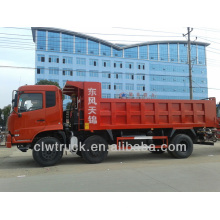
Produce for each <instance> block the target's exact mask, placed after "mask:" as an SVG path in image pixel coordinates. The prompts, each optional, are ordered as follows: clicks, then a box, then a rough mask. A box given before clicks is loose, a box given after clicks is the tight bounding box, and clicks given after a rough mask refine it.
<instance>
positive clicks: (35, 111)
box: [14, 91, 45, 142]
mask: <svg viewBox="0 0 220 220" xmlns="http://www.w3.org/2000/svg"><path fill="white" fill-rule="evenodd" d="M44 93H45V92H40V91H37V92H36V91H33V92H31V91H29V92H25V93H22V94H21V95H20V97H19V103H18V113H19V115H20V116H19V115H18V116H17V117H18V118H17V120H16V124H15V134H14V135H15V139H16V140H17V141H21V142H22V141H29V140H32V139H33V137H34V136H35V135H36V134H37V133H39V132H41V131H43V130H44V128H45V98H44Z"/></svg>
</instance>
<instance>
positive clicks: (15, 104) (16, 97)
mask: <svg viewBox="0 0 220 220" xmlns="http://www.w3.org/2000/svg"><path fill="white" fill-rule="evenodd" d="M12 106H13V108H15V107H18V95H17V93H16V94H15V98H14V99H13V100H12Z"/></svg>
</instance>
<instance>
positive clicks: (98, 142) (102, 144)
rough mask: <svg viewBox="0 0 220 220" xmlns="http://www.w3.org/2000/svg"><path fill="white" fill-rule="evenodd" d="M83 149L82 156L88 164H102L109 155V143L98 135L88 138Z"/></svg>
mask: <svg viewBox="0 0 220 220" xmlns="http://www.w3.org/2000/svg"><path fill="white" fill-rule="evenodd" d="M83 147H84V149H81V154H82V157H83V159H84V160H85V161H86V162H87V163H101V162H102V161H103V160H104V159H105V158H106V157H107V155H108V143H107V141H106V140H105V139H104V138H102V137H100V136H98V135H94V136H90V137H88V138H87V139H86V140H85V141H84V142H83Z"/></svg>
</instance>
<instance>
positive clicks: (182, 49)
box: [179, 44, 188, 63]
mask: <svg viewBox="0 0 220 220" xmlns="http://www.w3.org/2000/svg"><path fill="white" fill-rule="evenodd" d="M179 59H180V63H187V59H188V56H187V44H179Z"/></svg>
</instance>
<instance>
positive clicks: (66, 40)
mask: <svg viewBox="0 0 220 220" xmlns="http://www.w3.org/2000/svg"><path fill="white" fill-rule="evenodd" d="M62 52H69V53H73V36H72V35H68V34H62Z"/></svg>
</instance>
